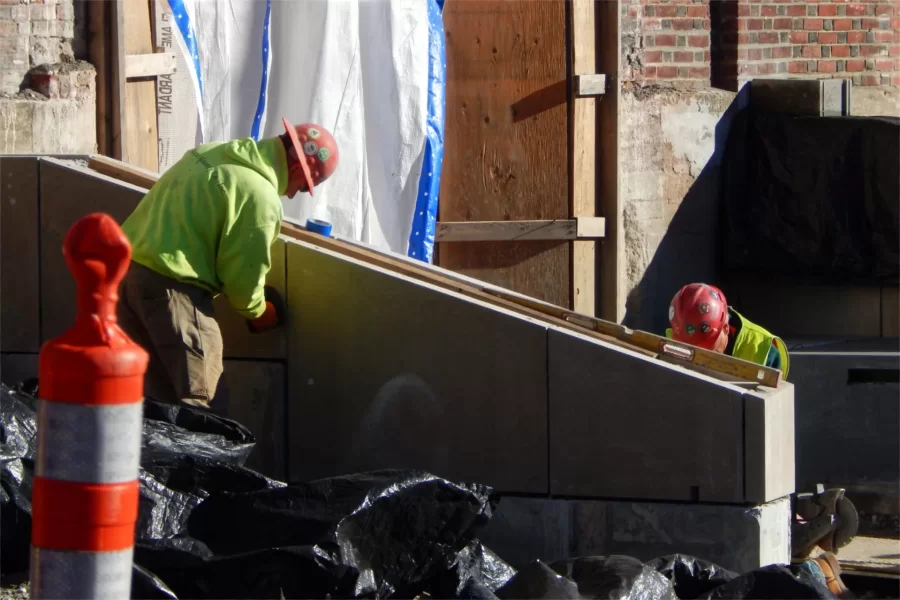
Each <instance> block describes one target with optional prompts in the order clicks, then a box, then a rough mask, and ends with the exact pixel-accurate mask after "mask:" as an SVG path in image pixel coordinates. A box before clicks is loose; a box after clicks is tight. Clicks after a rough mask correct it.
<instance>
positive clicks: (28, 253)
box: [0, 157, 41, 352]
mask: <svg viewBox="0 0 900 600" xmlns="http://www.w3.org/2000/svg"><path fill="white" fill-rule="evenodd" d="M38 257H39V247H38V161H37V159H36V158H24V157H22V158H19V157H16V158H9V157H4V158H0V295H2V299H3V300H2V302H0V349H2V350H3V351H4V352H37V351H38V350H40V347H41V331H40V310H39V307H40V301H39V299H40V285H39V281H38V276H37V274H38V264H39V263H38Z"/></svg>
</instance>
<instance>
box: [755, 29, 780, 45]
mask: <svg viewBox="0 0 900 600" xmlns="http://www.w3.org/2000/svg"><path fill="white" fill-rule="evenodd" d="M759 43H760V44H777V43H778V34H777V33H772V32H771V31H763V32H761V33H760V34H759Z"/></svg>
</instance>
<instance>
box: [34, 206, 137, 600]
mask: <svg viewBox="0 0 900 600" xmlns="http://www.w3.org/2000/svg"><path fill="white" fill-rule="evenodd" d="M63 254H64V255H65V257H66V263H67V264H68V266H69V269H70V270H71V271H72V274H73V275H74V277H75V281H76V283H77V286H78V295H77V302H78V312H77V315H76V317H75V325H74V326H73V327H71V328H70V329H69V330H68V331H66V332H65V333H63V334H62V335H61V336H59V337H57V338H54V339H52V340H50V341H48V342H47V343H45V344H44V346H43V347H42V348H41V354H40V359H39V366H38V381H39V382H40V383H39V402H38V432H37V433H38V448H37V464H36V466H35V478H34V486H33V489H32V530H31V573H30V576H31V597H32V598H68V599H80V598H109V599H110V600H113V599H117V600H119V599H121V600H125V599H127V598H130V596H131V571H132V560H133V552H134V527H135V522H136V521H137V514H138V469H139V465H140V455H141V428H142V422H143V420H142V409H143V395H144V373H145V372H146V370H147V362H148V355H147V353H146V352H145V351H144V350H143V349H142V348H141V347H140V346H138V345H137V344H135V343H134V342H133V341H131V339H130V338H129V337H128V336H127V335H125V333H124V332H123V331H122V330H121V329H120V328H119V326H118V324H117V322H116V304H117V302H118V299H119V297H118V288H119V283H120V282H121V281H122V278H123V277H124V276H125V273H126V271H127V270H128V266H129V264H130V262H131V245H130V244H129V243H128V238H126V237H125V234H124V233H123V232H122V230H121V229H120V228H119V226H118V224H117V223H116V222H115V221H114V220H113V219H112V217H110V216H109V215H105V214H100V213H95V214H91V215H88V216H86V217H84V218H83V219H81V220H80V221H78V222H77V223H75V225H73V226H72V228H71V229H70V230H69V233H68V235H67V236H66V239H65V242H64V244H63Z"/></svg>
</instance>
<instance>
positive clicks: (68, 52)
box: [0, 0, 75, 94]
mask: <svg viewBox="0 0 900 600" xmlns="http://www.w3.org/2000/svg"><path fill="white" fill-rule="evenodd" d="M74 26H75V14H74V5H73V0H0V93H3V94H14V93H16V92H18V91H19V87H20V85H21V84H22V81H23V79H24V77H25V74H26V73H27V72H28V70H29V69H30V68H31V67H34V66H37V65H40V64H45V63H51V64H52V63H58V62H70V61H71V60H73V59H74V56H73V52H72V41H73V38H74Z"/></svg>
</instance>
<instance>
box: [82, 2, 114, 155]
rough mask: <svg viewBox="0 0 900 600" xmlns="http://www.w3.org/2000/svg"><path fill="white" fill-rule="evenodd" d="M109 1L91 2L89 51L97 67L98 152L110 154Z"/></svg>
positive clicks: (92, 61)
mask: <svg viewBox="0 0 900 600" xmlns="http://www.w3.org/2000/svg"><path fill="white" fill-rule="evenodd" d="M108 6H109V2H89V3H88V6H87V9H88V39H89V41H88V53H89V55H90V61H91V63H92V64H93V65H94V68H95V69H97V85H96V89H97V153H98V154H102V155H109V153H110V151H111V147H110V139H109V138H110V123H109V116H110V113H109V109H110V106H109V102H110V98H109V83H110V76H109V75H110V74H109V67H110V64H109V46H110V38H111V36H110V35H108V32H107V29H108V27H107V23H108V19H107V13H108V12H109V11H108V8H107V7H108Z"/></svg>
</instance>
